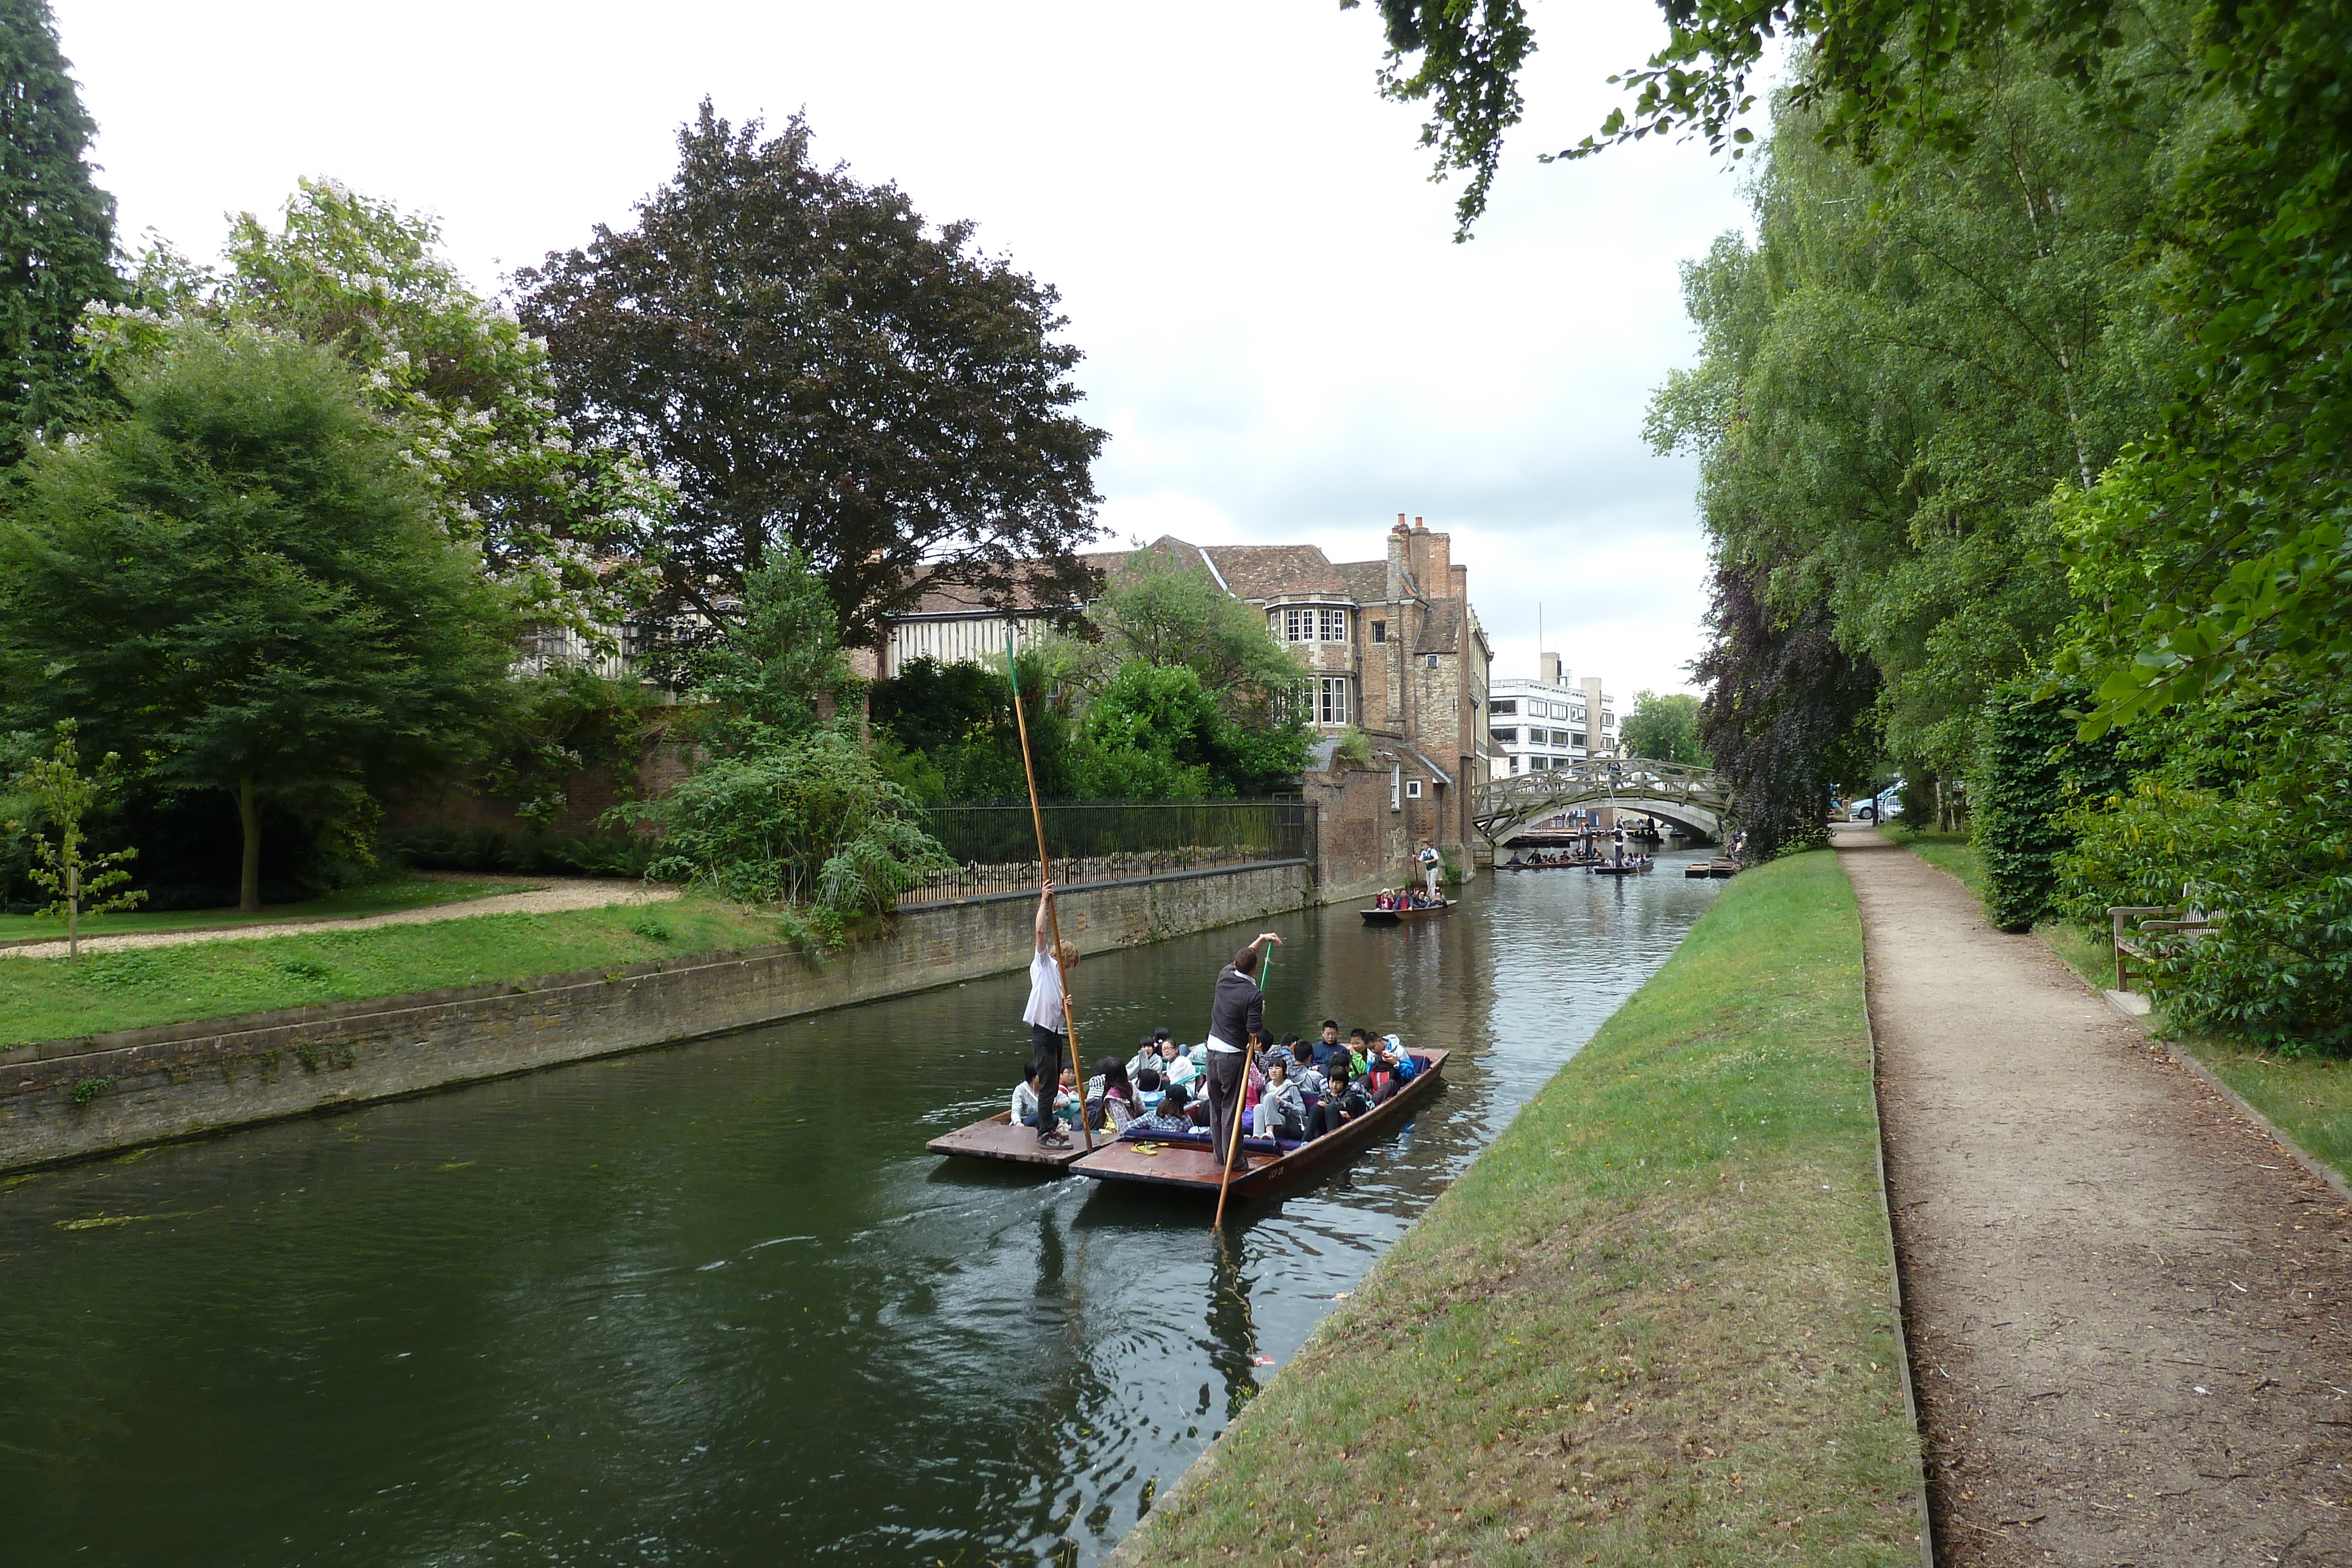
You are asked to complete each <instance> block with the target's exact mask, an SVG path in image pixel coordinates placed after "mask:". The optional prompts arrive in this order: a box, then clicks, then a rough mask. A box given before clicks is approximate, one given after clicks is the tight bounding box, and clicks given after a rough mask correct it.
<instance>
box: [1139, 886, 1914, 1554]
mask: <svg viewBox="0 0 2352 1568" xmlns="http://www.w3.org/2000/svg"><path fill="white" fill-rule="evenodd" d="M1876 1147H1877V1116H1876V1111H1875V1106H1874V1099H1873V1096H1872V1088H1871V1081H1870V1048H1869V1040H1868V1034H1867V1024H1866V1021H1865V1014H1864V1004H1863V971H1862V929H1861V924H1860V922H1859V920H1858V919H1857V917H1856V915H1855V912H1854V904H1853V892H1852V890H1851V889H1850V888H1849V887H1848V886H1847V884H1846V881H1845V877H1844V873H1843V872H1841V871H1840V870H1839V869H1838V866H1837V863H1836V862H1835V860H1834V859H1833V858H1832V855H1830V854H1829V853H1827V852H1819V853H1813V854H1806V855H1799V856H1794V857H1791V858H1790V859H1788V860H1784V861H1780V862H1775V863H1773V864H1771V865H1769V866H1766V867H1763V868H1761V869H1759V870H1757V871H1751V872H1748V873H1743V874H1742V875H1741V876H1740V877H1738V879H1737V880H1736V881H1734V882H1733V883H1731V884H1730V885H1729V886H1728V887H1727V888H1726V889H1725V891H1724V894H1723V895H1722V897H1721V898H1720V899H1719V900H1717V903H1716V904H1715V906H1714V908H1713V909H1712V910H1710V911H1709V912H1708V914H1707V915H1706V918H1705V919H1703V920H1702V921H1701V922H1700V923H1699V925H1697V927H1696V929H1695V930H1694V931H1693V932H1692V933H1691V935H1690V936H1689V938H1688V939H1687V940H1686V941H1685V942H1684V944H1683V945H1682V947H1681V948H1680V950H1678V951H1677V952H1676V953H1675V956H1674V957H1673V958H1672V959H1671V960H1670V961H1669V962H1668V963H1667V965H1666V967H1664V969H1662V970H1661V971H1660V972H1659V973H1658V974H1657V976H1656V977H1654V978H1653V979H1652V980H1651V981H1650V983H1649V984H1648V985H1646V986H1644V987H1643V988H1642V989H1641V991H1640V992H1639V993H1637V994H1636V995H1635V996H1634V997H1633V998H1632V999H1631V1000H1630V1001H1628V1002H1627V1003H1626V1004H1625V1006H1624V1007H1623V1008H1622V1009H1620V1010H1619V1011H1618V1013H1617V1014H1616V1016H1615V1017H1613V1018H1612V1019H1610V1020H1609V1022H1608V1024H1607V1025H1606V1026H1605V1027H1604V1028H1603V1029H1602V1030H1601V1032H1600V1034H1599V1035H1598V1036H1597V1037H1596V1038H1595V1039H1594V1040H1593V1041H1592V1043H1591V1045H1589V1046H1587V1047H1586V1048H1585V1050H1584V1051H1583V1052H1582V1053H1581V1054H1580V1055H1579V1056H1578V1057H1577V1058H1576V1060H1574V1061H1571V1062H1570V1063H1569V1064H1568V1065H1567V1066H1566V1067H1564V1068H1562V1069H1561V1070H1560V1072H1559V1075H1558V1076H1557V1077H1556V1078H1554V1079H1553V1080H1552V1082H1550V1083H1549V1085H1547V1086H1546V1087H1545V1089H1544V1090H1543V1092H1541V1093H1540V1094H1538V1096H1537V1097H1536V1098H1535V1099H1534V1100H1533V1101H1532V1102H1530V1103H1528V1107H1527V1108H1526V1109H1525V1110H1524V1111H1523V1112H1521V1113H1520V1114H1519V1116H1518V1117H1517V1120H1516V1121H1515V1122H1514V1123H1513V1124H1512V1125H1511V1126H1510V1128H1509V1129H1508V1130H1507V1132H1505V1134H1503V1136H1502V1137H1501V1138H1500V1139H1498V1140H1497V1141H1496V1145H1495V1146H1494V1147H1493V1148H1492V1149H1490V1150H1489V1151H1487V1153H1486V1155H1485V1156H1484V1157H1482V1158H1481V1159H1480V1160H1479V1161H1478V1163H1477V1164H1476V1165H1475V1166H1472V1167H1471V1169H1470V1170H1469V1172H1468V1173H1467V1174H1465V1176H1463V1177H1462V1179H1461V1180H1460V1181H1458V1182H1456V1183H1455V1184H1454V1186H1453V1187H1452V1189H1451V1190H1449V1191H1448V1192H1447V1193H1446V1194H1445V1196H1444V1197H1442V1198H1441V1199H1440V1200H1439V1201H1438V1202H1437V1204H1436V1205H1435V1206H1434V1207H1432V1208H1431V1210H1430V1212H1429V1213H1428V1215H1427V1216H1426V1217H1424V1218H1423V1219H1422V1220H1421V1222H1420V1223H1419V1224H1418V1225H1416V1226H1414V1227H1413V1228H1412V1230H1411V1231H1410V1232H1408V1233H1407V1234H1406V1236H1405V1237H1404V1238H1403V1239H1402V1240H1401V1241H1400V1242H1399V1243H1398V1244H1397V1246H1396V1247H1395V1249H1393V1250H1391V1252H1390V1254H1389V1255H1388V1256H1387V1257H1386V1258H1385V1259H1383V1260H1381V1264H1380V1265H1379V1267H1378V1268H1376V1269H1375V1270H1373V1272H1372V1274H1371V1277H1370V1279H1368V1280H1367V1281H1365V1283H1364V1286H1363V1288H1362V1289H1360V1290H1359V1291H1356V1292H1355V1294H1354V1296H1353V1298H1352V1299H1351V1300H1349V1301H1347V1302H1345V1303H1343V1304H1342V1305H1341V1306H1340V1307H1339V1309H1338V1310H1337V1311H1336V1312H1333V1313H1332V1315H1331V1317H1330V1318H1329V1319H1328V1321H1327V1322H1325V1324H1324V1325H1323V1327H1322V1328H1321V1329H1320V1330H1319V1331H1318V1333H1316V1335H1315V1336H1314V1338H1313V1339H1311V1340H1310V1341H1309V1342H1308V1343H1307V1346H1306V1348H1305V1349H1304V1350H1302V1351H1301V1352H1300V1354H1299V1355H1298V1357H1297V1360H1296V1361H1295V1362H1293V1363H1292V1364H1291V1365H1290V1366H1288V1367H1286V1369H1285V1370H1284V1371H1283V1372H1282V1374H1281V1375H1279V1376H1278V1377H1276V1379H1275V1381H1274V1382H1273V1383H1272V1384H1271V1385H1269V1386H1268V1387H1267V1388H1266V1389H1265V1392H1264V1393H1263V1394H1261V1395H1260V1396H1258V1398H1257V1400H1256V1401H1255V1403H1254V1404H1253V1405H1252V1406H1251V1407H1250V1408H1249V1409H1248V1410H1246V1411H1244V1413H1243V1415H1242V1416H1241V1418H1240V1419H1239V1420H1238V1421H1236V1422H1235V1423H1234V1426H1233V1427H1232V1428H1231V1429H1230V1430H1228V1431H1227V1432H1226V1433H1225V1435H1224V1436H1223V1437H1222V1438H1221V1439H1220V1440H1219V1441H1218V1443H1217V1445H1216V1446H1215V1448H1213V1450H1212V1451H1211V1452H1210V1453H1209V1454H1208V1455H1207V1456H1206V1457H1205V1458H1203V1459H1202V1463H1201V1466H1200V1468H1199V1469H1198V1470H1197V1471H1196V1473H1195V1474H1194V1475H1193V1476H1192V1478H1191V1479H1189V1480H1188V1481H1187V1483H1186V1486H1185V1489H1184V1490H1183V1491H1182V1492H1181V1493H1180V1494H1179V1495H1178V1497H1177V1499H1176V1500H1174V1501H1173V1502H1172V1503H1171V1505H1170V1506H1169V1507H1167V1508H1163V1509H1161V1510H1160V1511H1156V1512H1154V1513H1153V1514H1152V1515H1151V1516H1150V1518H1149V1519H1148V1520H1147V1521H1145V1523H1144V1525H1143V1526H1142V1527H1141V1528H1140V1530H1139V1534H1138V1538H1137V1540H1136V1542H1134V1544H1133V1546H1132V1547H1131V1548H1130V1549H1129V1553H1130V1554H1131V1556H1132V1559H1133V1560H1134V1561H1138V1562H1141V1563H1221V1564H1222V1563H1234V1562H1240V1563H1276V1562H1280V1563H1296V1562H1307V1563H1381V1564H1398V1563H1414V1564H1416V1565H1418V1564H1421V1563H1430V1562H1440V1563H1448V1564H1469V1565H1474V1568H1533V1565H1535V1564H1538V1563H1544V1564H1549V1563H1596V1564H1604V1565H1606V1564H1615V1565H1621V1568H1632V1565H1633V1564H1643V1565H1648V1564H1654V1563H1677V1564H1702V1563H1705V1564H1725V1565H1729V1564H1747V1563H1759V1562H1801V1563H1822V1564H1861V1563H1872V1564H1891V1563H1902V1562H1914V1561H1916V1557H1917V1553H1918V1543H1917V1540H1918V1530H1919V1528H1920V1524H1921V1521H1920V1520H1919V1518H1918V1514H1917V1490H1916V1489H1917V1486H1918V1477H1919V1469H1918V1464H1919V1461H1918V1455H1917V1440H1916V1433H1915V1432H1914V1430H1913V1429H1912V1427H1911V1425H1910V1423H1909V1421H1908V1420H1907V1418H1906V1416H1905V1413H1904V1406H1903V1395H1902V1385H1901V1384H1900V1382H1899V1374H1898V1372H1897V1369H1896V1365H1895V1337H1894V1332H1893V1321H1894V1312H1893V1308H1892V1304H1891V1290H1892V1280H1893V1275H1894V1260H1893V1258H1892V1256H1891V1253H1890V1250H1889V1247H1888V1241H1887V1236H1886V1229H1885V1220H1884V1218H1882V1214H1881V1210H1880V1207H1879V1198H1878V1189H1877V1172H1876V1163H1875V1155H1876Z"/></svg>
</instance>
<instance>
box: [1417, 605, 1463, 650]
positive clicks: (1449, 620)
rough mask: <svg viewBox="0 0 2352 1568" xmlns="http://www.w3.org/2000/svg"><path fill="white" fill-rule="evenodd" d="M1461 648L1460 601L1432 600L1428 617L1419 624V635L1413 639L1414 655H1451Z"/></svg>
mask: <svg viewBox="0 0 2352 1568" xmlns="http://www.w3.org/2000/svg"><path fill="white" fill-rule="evenodd" d="M1461 646H1462V601H1460V600H1458V599H1433V600H1431V601H1429V616H1428V618H1427V619H1426V620H1424V621H1423V622H1422V623H1421V635H1420V636H1418V637H1416V638H1414V639H1413V642H1412V651H1413V652H1414V653H1416V654H1419V653H1454V652H1456V651H1457V650H1459V649H1460V647H1461Z"/></svg>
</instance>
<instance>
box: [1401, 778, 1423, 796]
mask: <svg viewBox="0 0 2352 1568" xmlns="http://www.w3.org/2000/svg"><path fill="white" fill-rule="evenodd" d="M1404 798H1405V799H1406V800H1420V799H1421V780H1420V779H1406V780H1405V781H1404Z"/></svg>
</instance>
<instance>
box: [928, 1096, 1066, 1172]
mask: <svg viewBox="0 0 2352 1568" xmlns="http://www.w3.org/2000/svg"><path fill="white" fill-rule="evenodd" d="M1108 1137H1109V1134H1107V1133H1097V1134H1095V1147H1096V1148H1097V1149H1100V1148H1101V1147H1102V1146H1103V1145H1104V1143H1105V1142H1106V1141H1107V1140H1108ZM923 1147H925V1148H927V1149H929V1150H930V1151H931V1153H933V1154H935V1155H963V1156H964V1157H965V1158H967V1159H975V1160H1003V1161H1005V1162H1006V1163H1008V1164H1011V1165H1016V1166H1037V1167H1039V1168H1040V1169H1043V1170H1055V1171H1061V1170H1067V1169H1069V1168H1070V1164H1071V1162H1072V1161H1074V1160H1082V1159H1084V1158H1086V1157H1087V1146H1086V1144H1085V1143H1084V1141H1083V1140H1081V1139H1080V1138H1079V1136H1078V1135H1077V1134H1076V1133H1072V1134H1070V1146H1069V1147H1068V1148H1066V1149H1041V1148H1039V1147H1038V1146H1037V1132H1036V1129H1035V1128H1034V1127H1024V1126H1016V1125H1014V1124H1013V1113H1012V1112H1010V1111H999V1112H998V1113H996V1114H995V1115H993V1116H991V1117H990V1118H989V1119H988V1120H987V1121H985V1122H974V1123H973V1124H971V1126H969V1127H958V1128H957V1129H956V1130H955V1131H954V1132H952V1133H942V1134H940V1135H939V1136H938V1137H936V1138H933V1139H932V1140H931V1141H930V1142H929V1143H928V1144H925V1145H923Z"/></svg>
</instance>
